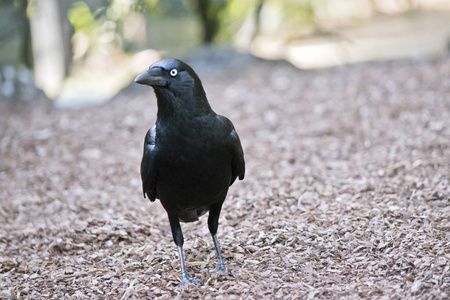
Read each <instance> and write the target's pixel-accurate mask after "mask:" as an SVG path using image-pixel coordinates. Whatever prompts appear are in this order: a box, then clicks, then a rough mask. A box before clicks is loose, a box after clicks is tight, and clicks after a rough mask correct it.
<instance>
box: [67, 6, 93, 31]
mask: <svg viewBox="0 0 450 300" xmlns="http://www.w3.org/2000/svg"><path fill="white" fill-rule="evenodd" d="M68 18H69V21H70V23H72V25H73V27H74V30H75V32H77V31H80V30H83V29H88V28H92V27H93V26H94V25H95V19H94V16H93V15H92V13H91V10H90V8H89V7H88V6H87V4H86V2H83V1H79V2H75V3H74V4H73V5H72V7H71V8H70V9H69V11H68Z"/></svg>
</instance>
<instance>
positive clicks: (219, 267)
mask: <svg viewBox="0 0 450 300" xmlns="http://www.w3.org/2000/svg"><path fill="white" fill-rule="evenodd" d="M214 271H216V272H222V273H226V272H227V268H225V266H224V264H220V263H218V264H217V266H216V268H215V269H214Z"/></svg>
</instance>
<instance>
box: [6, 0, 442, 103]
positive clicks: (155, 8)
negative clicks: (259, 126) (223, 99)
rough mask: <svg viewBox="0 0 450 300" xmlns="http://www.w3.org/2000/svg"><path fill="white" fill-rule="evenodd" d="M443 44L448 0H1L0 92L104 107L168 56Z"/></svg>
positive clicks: (308, 59) (357, 52) (382, 54)
mask: <svg viewBox="0 0 450 300" xmlns="http://www.w3.org/2000/svg"><path fill="white" fill-rule="evenodd" d="M449 41H450V1H448V0H164V1H163V0H87V1H77V0H66V1H58V0H0V70H1V72H0V97H1V98H2V99H14V100H30V99H32V98H35V97H36V95H42V96H43V97H49V98H51V99H52V100H54V101H55V104H56V105H57V106H61V107H78V106H83V105H92V104H96V103H101V102H105V101H107V100H108V99H111V98H112V97H113V96H114V95H115V94H116V93H117V92H119V91H120V90H121V89H122V88H124V87H125V86H127V85H128V84H129V83H130V82H131V80H132V79H133V78H134V76H135V75H136V74H137V73H139V72H141V71H142V70H144V69H146V68H148V66H149V65H150V64H152V63H153V62H155V61H157V60H159V59H160V58H162V57H167V56H171V57H181V58H183V57H186V56H188V55H192V53H197V56H200V57H201V55H207V54H208V53H210V51H226V53H241V54H246V55H251V56H256V57H260V58H263V59H268V60H286V61H288V62H290V63H291V64H293V65H294V66H296V67H298V68H302V69H311V68H323V67H329V66H336V65H341V64H348V63H355V62H362V61H370V60H386V59H395V58H406V57H412V56H433V55H438V54H441V53H444V52H447V51H448V50H449ZM224 49H226V50H224ZM230 55H231V54H230Z"/></svg>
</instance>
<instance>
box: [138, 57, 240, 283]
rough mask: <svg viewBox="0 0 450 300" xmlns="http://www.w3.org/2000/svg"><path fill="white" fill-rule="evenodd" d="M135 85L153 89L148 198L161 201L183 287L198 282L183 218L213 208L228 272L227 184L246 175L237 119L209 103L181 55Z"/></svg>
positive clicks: (212, 225)
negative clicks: (223, 218)
mask: <svg viewBox="0 0 450 300" xmlns="http://www.w3.org/2000/svg"><path fill="white" fill-rule="evenodd" d="M135 82H136V83H139V84H144V85H149V86H151V87H153V89H154V92H155V95H156V99H157V106H158V112H157V117H156V124H155V125H154V126H153V127H152V128H151V129H150V130H149V131H148V132H147V134H146V136H145V140H144V155H143V157H142V162H141V178H142V189H143V193H144V198H145V197H146V196H147V197H148V198H149V199H150V201H152V202H154V201H155V199H159V200H160V201H161V204H162V206H163V207H164V209H165V210H166V212H167V215H168V217H169V223H170V228H171V230H172V236H173V240H174V242H175V244H176V245H177V247H178V255H179V258H180V264H181V282H180V286H182V285H185V284H193V285H197V284H199V283H201V281H200V280H198V279H194V278H193V277H191V276H190V275H189V273H188V272H187V270H186V267H185V264H184V258H183V243H184V238H183V233H182V231H181V226H180V221H181V222H194V221H197V220H198V218H199V217H200V216H201V215H203V214H205V213H206V212H207V211H209V216H208V228H209V231H210V233H211V235H212V239H213V242H214V248H215V250H216V256H217V266H216V269H215V270H216V271H218V272H226V268H225V265H224V264H223V260H222V256H221V254H220V248H219V242H218V241H217V237H216V233H217V228H218V226H219V215H220V211H221V209H222V204H223V202H224V200H225V197H226V195H227V192H228V188H229V186H230V185H232V184H233V182H234V181H235V180H236V178H239V179H240V180H242V179H244V175H245V161H244V152H243V150H242V146H241V142H240V140H239V136H238V134H237V132H236V130H235V128H234V126H233V123H231V121H230V120H229V119H227V118H226V117H224V116H221V115H218V114H216V113H215V112H214V111H213V110H212V108H211V106H210V105H209V102H208V99H207V98H206V93H205V91H204V89H203V86H202V82H201V81H200V78H199V77H198V76H197V74H196V73H195V72H194V70H193V69H192V68H191V67H190V66H188V65H187V64H186V63H184V62H182V61H180V60H177V59H163V60H161V61H158V62H156V63H154V64H153V65H151V66H150V68H149V69H148V70H147V71H145V72H143V73H142V74H140V75H138V76H137V77H136V79H135Z"/></svg>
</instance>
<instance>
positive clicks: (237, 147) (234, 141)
mask: <svg viewBox="0 0 450 300" xmlns="http://www.w3.org/2000/svg"><path fill="white" fill-rule="evenodd" d="M216 118H217V119H218V120H219V121H220V122H221V123H222V124H224V125H225V126H226V128H227V130H228V132H229V136H230V137H231V138H230V141H231V142H230V143H231V151H232V153H233V154H232V155H233V156H232V160H231V175H232V176H231V181H230V185H232V184H233V183H234V181H235V180H236V178H239V180H242V179H244V176H245V160H244V151H243V150H242V145H241V140H240V139H239V136H238V134H237V132H236V130H235V129H234V126H233V123H231V121H230V120H228V118H226V117H224V116H221V115H217V116H216Z"/></svg>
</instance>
